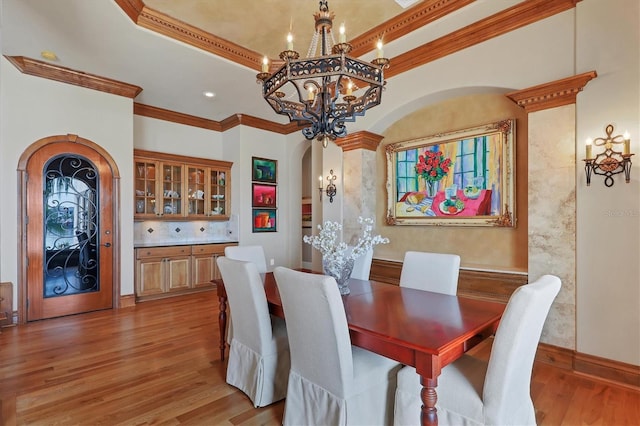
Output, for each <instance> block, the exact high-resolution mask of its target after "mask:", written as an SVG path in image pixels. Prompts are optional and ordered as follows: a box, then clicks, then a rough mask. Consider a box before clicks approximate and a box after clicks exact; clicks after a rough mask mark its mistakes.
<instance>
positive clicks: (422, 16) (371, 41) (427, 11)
mask: <svg viewBox="0 0 640 426" xmlns="http://www.w3.org/2000/svg"><path fill="white" fill-rule="evenodd" d="M474 1H475V0H426V1H423V2H421V3H419V4H418V5H416V6H414V7H411V8H409V9H407V10H406V11H405V12H402V13H401V14H400V15H398V16H396V17H394V18H392V19H389V20H388V21H386V22H383V23H382V24H380V25H378V26H377V27H374V28H372V29H370V30H369V31H367V32H365V33H363V34H361V35H359V36H358V37H356V38H354V39H353V40H351V41H350V43H351V46H352V48H353V49H352V51H351V56H353V57H355V58H358V57H360V56H362V55H364V54H366V53H368V52H371V51H373V50H374V49H375V47H376V43H377V41H378V40H379V39H382V40H383V41H384V42H385V43H389V42H391V41H393V40H396V39H399V38H400V37H402V36H405V35H407V34H409V33H410V32H412V31H415V30H417V29H418V28H421V27H423V26H425V25H427V24H429V23H431V22H434V21H436V20H437V19H440V18H442V17H443V16H446V15H448V14H450V13H453V12H455V11H456V10H458V9H461V8H463V7H465V6H467V5H469V4H471V3H473V2H474Z"/></svg>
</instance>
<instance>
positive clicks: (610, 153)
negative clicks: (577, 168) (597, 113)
mask: <svg viewBox="0 0 640 426" xmlns="http://www.w3.org/2000/svg"><path fill="white" fill-rule="evenodd" d="M606 132H607V137H606V138H596V139H595V140H593V141H592V140H591V139H587V146H586V148H587V158H585V159H584V163H585V164H584V171H585V173H586V175H587V186H589V185H590V184H591V174H592V173H594V174H596V175H602V176H605V178H604V185H605V186H606V187H607V188H609V187H612V186H613V183H614V180H613V177H612V176H613V175H617V174H618V173H622V172H624V177H625V181H626V183H629V181H630V180H631V156H632V155H633V154H631V153H630V152H629V151H630V145H631V139H630V136H629V133H628V132H625V133H624V135H617V136H611V134H612V133H613V125H612V124H609V125H608V126H607V128H606ZM614 144H621V145H623V151H622V152H620V151H614V150H613V145H614ZM593 145H595V146H596V147H601V146H603V147H604V151H602V152H601V153H599V154H597V155H596V156H595V157H594V156H593V154H592V149H593Z"/></svg>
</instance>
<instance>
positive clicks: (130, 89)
mask: <svg viewBox="0 0 640 426" xmlns="http://www.w3.org/2000/svg"><path fill="white" fill-rule="evenodd" d="M5 58H7V60H8V61H9V62H11V63H12V64H13V65H14V66H15V67H16V68H17V69H18V70H20V72H22V73H23V74H29V75H33V76H36V77H42V78H47V79H49V80H55V81H60V82H62V83H68V84H73V85H75V86H80V87H85V88H87V89H93V90H98V91H100V92H106V93H111V94H113V95H119V96H124V97H127V98H131V99H133V98H135V97H136V96H138V94H139V93H140V92H142V88H141V87H139V86H135V85H133V84H128V83H123V82H121V81H117V80H112V79H110V78H106V77H100V76H98V75H95V74H89V73H85V72H82V71H76V70H73V69H71V68H66V67H61V66H59V65H52V64H49V63H47V62H43V61H38V60H36V59H31V58H27V57H24V56H6V55H5Z"/></svg>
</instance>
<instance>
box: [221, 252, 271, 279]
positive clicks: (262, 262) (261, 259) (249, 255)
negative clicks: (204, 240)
mask: <svg viewBox="0 0 640 426" xmlns="http://www.w3.org/2000/svg"><path fill="white" fill-rule="evenodd" d="M224 255H225V257H227V258H229V259H234V260H244V261H245V262H252V263H255V265H256V267H257V268H258V272H259V273H260V276H261V277H262V279H263V280H264V274H266V273H267V259H266V256H265V255H264V249H263V248H262V246H258V245H253V246H227V247H225V248H224Z"/></svg>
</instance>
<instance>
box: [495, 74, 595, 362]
mask: <svg viewBox="0 0 640 426" xmlns="http://www.w3.org/2000/svg"><path fill="white" fill-rule="evenodd" d="M595 77H596V73H595V71H591V72H588V73H584V74H579V75H576V76H573V77H568V78H565V79H562V80H557V81H553V82H550V83H545V84H541V85H539V86H535V87H530V88H527V89H523V90H519V91H517V92H512V93H507V95H506V96H507V97H509V98H510V99H511V100H513V101H514V102H516V103H517V104H518V105H520V106H521V107H523V108H524V109H525V110H526V111H527V112H528V113H529V115H528V139H529V146H528V151H529V162H528V169H529V170H528V176H527V181H528V197H529V200H528V205H529V209H528V214H529V217H528V222H529V230H528V234H529V238H528V257H529V266H528V272H529V282H533V281H535V280H536V279H538V278H540V276H542V275H544V274H552V275H557V276H558V277H560V279H561V280H562V288H561V290H560V294H559V295H558V297H557V298H556V300H555V301H554V303H553V306H552V307H551V310H550V311H549V316H548V317H547V321H546V325H545V327H544V329H543V331H542V337H541V339H540V340H541V341H542V342H544V343H549V344H552V345H555V346H560V347H563V348H569V349H575V348H576V216H575V211H576V135H575V128H576V113H575V108H576V107H575V102H576V96H577V94H578V93H579V92H580V91H582V89H583V87H584V86H585V85H586V84H587V83H588V82H589V81H590V80H591V79H593V78H595ZM549 165H553V167H552V168H553V172H552V173H549Z"/></svg>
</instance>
